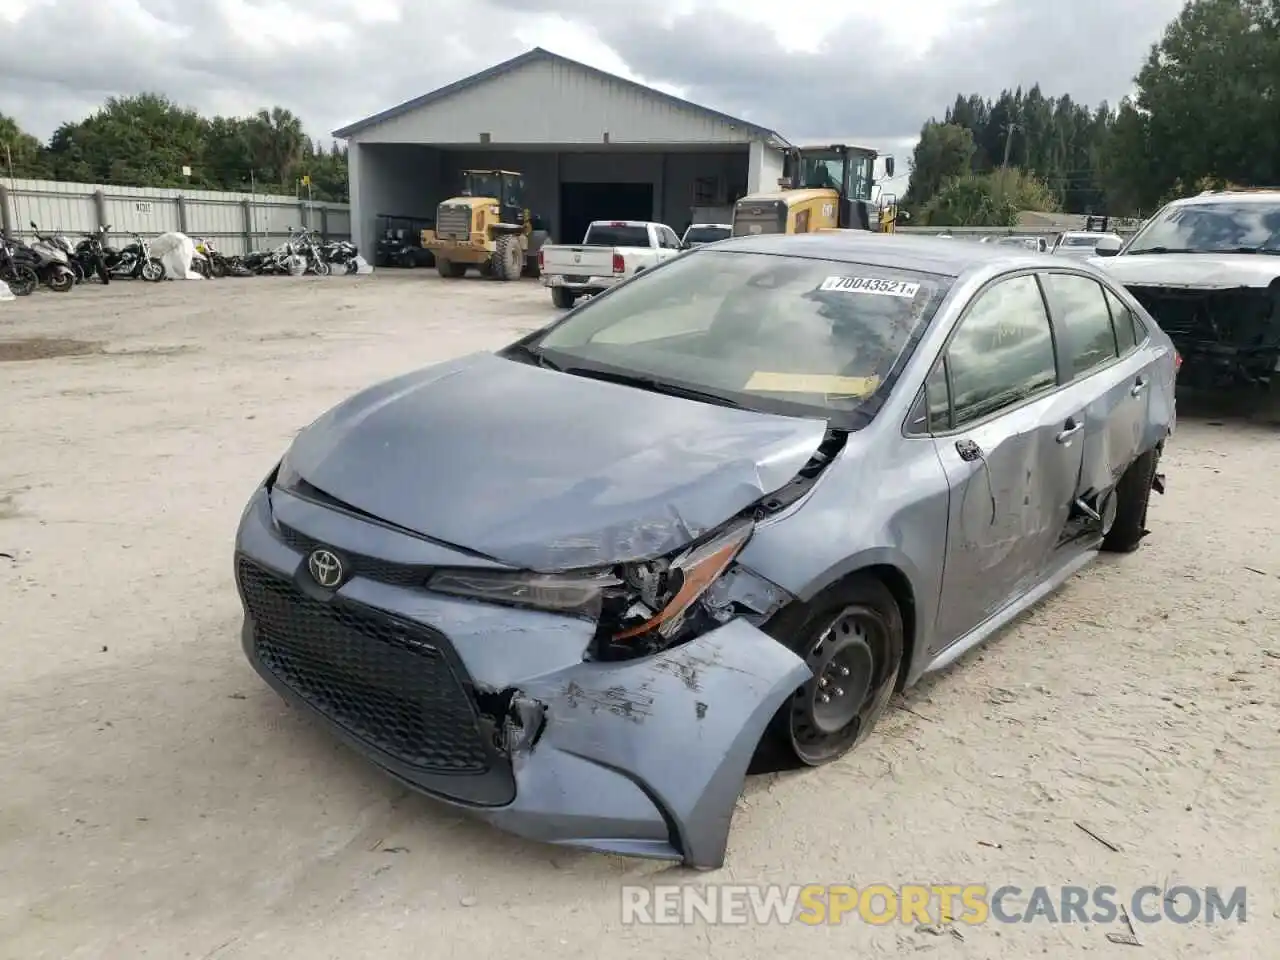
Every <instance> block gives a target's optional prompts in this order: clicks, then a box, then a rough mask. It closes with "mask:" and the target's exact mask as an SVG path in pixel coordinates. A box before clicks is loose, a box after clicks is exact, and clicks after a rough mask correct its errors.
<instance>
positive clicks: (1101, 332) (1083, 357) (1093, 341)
mask: <svg viewBox="0 0 1280 960" xmlns="http://www.w3.org/2000/svg"><path fill="white" fill-rule="evenodd" d="M1043 279H1044V290H1045V295H1046V296H1047V297H1048V298H1049V309H1051V310H1052V311H1053V316H1054V319H1055V320H1057V322H1058V330H1059V342H1060V343H1061V344H1062V345H1063V354H1064V355H1065V356H1066V357H1067V367H1068V369H1069V370H1070V371H1071V375H1072V376H1073V377H1082V376H1085V375H1086V374H1088V373H1089V371H1090V370H1092V369H1093V368H1094V367H1098V366H1101V365H1102V364H1104V363H1106V362H1107V361H1108V360H1114V359H1115V358H1116V357H1117V356H1118V355H1119V351H1118V350H1117V347H1116V334H1115V331H1114V330H1113V329H1112V327H1111V310H1110V309H1108V307H1107V301H1106V298H1105V297H1104V296H1103V291H1102V285H1101V284H1100V283H1098V282H1097V281H1096V280H1091V279H1089V278H1088V277H1082V276H1079V275H1077V274H1069V273H1048V274H1045V275H1044V277H1043Z"/></svg>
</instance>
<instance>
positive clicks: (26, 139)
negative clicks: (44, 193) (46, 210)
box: [0, 113, 53, 180]
mask: <svg viewBox="0 0 1280 960" xmlns="http://www.w3.org/2000/svg"><path fill="white" fill-rule="evenodd" d="M0 172H2V173H3V174H5V175H12V176H15V177H25V178H27V179H31V180H41V179H46V178H48V177H50V176H52V175H53V171H52V168H51V167H50V166H49V162H48V157H47V156H46V155H45V149H44V146H43V145H42V144H41V143H40V141H39V140H37V139H36V138H35V137H33V136H31V134H29V133H25V132H24V131H23V130H22V128H21V127H19V126H18V121H16V120H14V119H13V118H12V117H7V116H5V115H4V114H3V113H0Z"/></svg>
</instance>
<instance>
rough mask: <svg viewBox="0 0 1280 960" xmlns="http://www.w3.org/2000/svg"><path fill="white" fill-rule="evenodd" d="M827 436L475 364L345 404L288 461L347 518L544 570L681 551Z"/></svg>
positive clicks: (780, 480)
mask: <svg viewBox="0 0 1280 960" xmlns="http://www.w3.org/2000/svg"><path fill="white" fill-rule="evenodd" d="M825 432H826V424H825V423H824V422H823V421H821V420H816V419H815V420H810V419H800V418H794V417H783V416H776V415H772V414H766V413H755V412H751V411H745V410H736V409H733V408H729V407H719V406H713V405H711V404H707V403H699V402H696V401H692V400H685V399H682V398H679V397H670V396H664V395H661V394H655V393H650V392H646V391H644V390H639V389H635V388H632V387H626V386H621V385H618V384H613V383H607V382H603V381H599V380H590V379H587V378H585V377H579V376H573V375H570V374H565V373H558V372H556V371H553V370H548V369H545V368H541V367H535V366H530V365H527V364H523V363H518V362H515V361H512V360H506V359H503V358H501V357H498V356H496V355H494V354H491V353H480V354H473V355H471V356H467V357H462V358H460V359H457V360H452V361H449V362H446V363H442V364H439V365H436V366H432V367H429V368H427V369H425V370H420V371H417V372H414V373H411V374H408V375H405V376H402V377H399V378H397V379H394V380H390V381H388V382H386V383H382V384H379V385H377V386H374V387H371V388H370V389H368V390H365V391H363V392H361V393H359V394H357V395H355V396H354V397H352V398H350V399H348V400H347V401H345V402H344V403H342V404H340V405H339V406H337V407H335V408H334V409H333V410H331V411H329V412H328V413H326V414H324V415H323V416H322V417H320V419H318V420H317V421H316V422H315V423H313V424H311V426H309V427H307V428H306V429H305V430H303V432H302V433H301V434H299V436H298V438H297V439H296V440H295V441H294V444H293V446H292V447H291V448H290V451H289V454H288V459H289V464H290V467H291V468H292V469H293V470H295V471H297V472H298V473H299V474H300V475H301V476H302V477H303V479H305V480H306V481H307V482H308V483H310V484H312V485H313V486H315V487H317V488H318V489H319V490H321V491H323V492H324V493H326V494H328V495H329V496H331V497H333V498H335V499H337V500H340V501H342V502H344V503H346V504H348V505H350V506H352V507H355V508H357V509H358V510H361V511H364V512H366V513H369V514H372V515H373V516H376V517H379V518H381V519H383V520H386V521H388V522H390V523H393V524H396V525H397V526H400V527H404V528H407V529H410V530H413V531H415V532H417V533H420V534H422V535H424V536H427V537H430V538H433V539H436V540H440V541H443V542H445V543H448V544H451V545H453V546H456V547H462V548H465V549H468V550H471V551H474V552H476V553H480V554H483V555H485V556H488V557H490V558H493V559H497V560H500V561H503V562H505V563H508V564H511V565H514V566H518V567H523V568H526V569H531V570H542V571H550V570H564V569H571V568H575V567H591V566H598V565H604V564H611V563H620V562H625V561H629V560H637V559H644V558H648V557H654V556H658V555H661V554H664V553H666V552H668V551H670V550H674V549H677V548H678V547H681V546H683V545H684V544H686V543H688V542H689V541H690V540H692V539H694V538H696V537H698V536H700V535H701V534H703V533H705V532H707V531H708V530H711V529H714V528H715V527H716V526H718V525H720V524H721V523H723V522H724V521H726V520H728V519H729V518H730V517H731V516H733V515H734V514H735V513H737V512H738V511H740V510H742V509H743V508H745V507H747V506H749V505H750V504H751V503H753V502H755V501H756V500H758V499H760V498H761V497H762V496H764V495H765V494H767V493H771V492H773V491H775V490H777V489H779V488H781V487H782V486H784V485H785V484H786V483H787V482H788V481H790V480H791V479H792V478H793V477H794V476H795V475H796V473H797V472H798V471H799V470H800V468H801V467H803V466H804V464H805V463H806V462H807V461H808V460H809V458H810V457H811V456H812V455H813V453H814V451H815V450H816V449H817V447H818V444H819V443H820V442H821V440H822V438H823V436H824V434H825Z"/></svg>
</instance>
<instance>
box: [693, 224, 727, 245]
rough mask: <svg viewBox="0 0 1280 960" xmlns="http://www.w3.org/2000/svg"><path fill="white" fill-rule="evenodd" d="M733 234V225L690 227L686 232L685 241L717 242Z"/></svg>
mask: <svg viewBox="0 0 1280 960" xmlns="http://www.w3.org/2000/svg"><path fill="white" fill-rule="evenodd" d="M732 234H733V228H732V227H690V228H689V229H688V230H686V231H685V233H684V242H685V243H715V242H716V241H717V240H724V239H725V238H727V237H729V236H731V235H732Z"/></svg>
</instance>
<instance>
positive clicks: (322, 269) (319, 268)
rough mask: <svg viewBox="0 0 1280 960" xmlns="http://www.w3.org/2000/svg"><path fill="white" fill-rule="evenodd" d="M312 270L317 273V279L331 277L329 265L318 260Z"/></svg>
mask: <svg viewBox="0 0 1280 960" xmlns="http://www.w3.org/2000/svg"><path fill="white" fill-rule="evenodd" d="M311 269H312V270H314V271H315V274H316V276H317V277H327V276H328V275H329V264H327V263H326V262H325V261H323V260H317V261H316V262H315V263H314V264H312V266H311Z"/></svg>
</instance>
